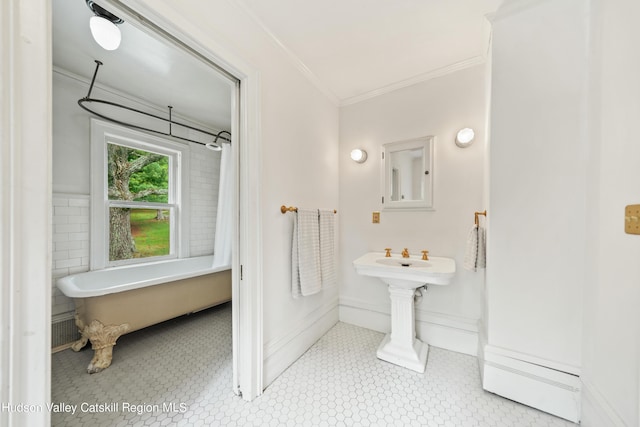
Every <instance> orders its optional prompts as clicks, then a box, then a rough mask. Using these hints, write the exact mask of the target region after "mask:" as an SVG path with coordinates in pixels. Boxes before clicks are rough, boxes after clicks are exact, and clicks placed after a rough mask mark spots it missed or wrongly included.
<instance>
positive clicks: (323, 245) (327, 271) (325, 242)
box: [320, 209, 336, 287]
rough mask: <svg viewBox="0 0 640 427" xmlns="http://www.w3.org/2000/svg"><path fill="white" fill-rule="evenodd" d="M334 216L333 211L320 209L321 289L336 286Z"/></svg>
mask: <svg viewBox="0 0 640 427" xmlns="http://www.w3.org/2000/svg"><path fill="white" fill-rule="evenodd" d="M335 216H336V215H335V214H334V213H333V210H328V209H320V272H321V276H322V286H323V287H326V286H333V285H335V284H336V264H335V243H334V240H335V221H336V220H335Z"/></svg>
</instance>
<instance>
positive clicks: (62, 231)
mask: <svg viewBox="0 0 640 427" xmlns="http://www.w3.org/2000/svg"><path fill="white" fill-rule="evenodd" d="M52 229H53V244H52V249H53V258H52V260H53V261H52V268H53V271H52V275H51V277H52V283H51V286H52V292H51V304H52V307H51V314H52V315H53V318H54V319H55V320H65V319H68V318H72V317H73V311H74V310H75V307H74V305H73V300H72V299H71V298H68V297H66V296H64V294H63V293H62V291H60V290H59V289H58V288H57V287H56V280H57V279H59V278H60V277H64V276H68V275H70V274H75V273H81V272H84V271H88V270H89V196H87V195H82V194H62V193H55V194H54V195H53V227H52ZM55 320H54V321H55Z"/></svg>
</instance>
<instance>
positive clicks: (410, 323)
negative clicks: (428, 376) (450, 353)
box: [376, 285, 429, 373]
mask: <svg viewBox="0 0 640 427" xmlns="http://www.w3.org/2000/svg"><path fill="white" fill-rule="evenodd" d="M414 294H415V289H405V288H399V287H395V286H392V285H389V296H390V297H391V333H390V334H387V336H385V337H384V340H382V343H380V346H379V347H378V351H377V353H376V355H377V356H378V359H381V360H385V361H387V362H390V363H393V364H395V365H399V366H402V367H405V368H408V369H411V370H413V371H417V372H420V373H422V372H424V371H425V368H426V366H427V354H428V353H429V346H428V345H427V344H426V343H424V342H422V341H420V340H419V339H417V338H416V322H415V311H414V306H413V295H414Z"/></svg>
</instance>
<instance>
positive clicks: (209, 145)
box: [78, 59, 231, 150]
mask: <svg viewBox="0 0 640 427" xmlns="http://www.w3.org/2000/svg"><path fill="white" fill-rule="evenodd" d="M95 62H96V69H95V71H94V72H93V78H92V79H91V85H90V86H89V92H87V96H85V97H84V98H81V99H79V100H78V105H79V106H80V107H81V108H82V109H84V110H86V111H88V112H89V113H91V114H93V115H96V116H98V117H100V118H103V119H105V120H108V121H110V122H113V123H117V124H119V125H122V126H126V127H130V128H134V129H139V130H142V131H146V132H152V133H155V134H158V135H164V136H170V137H172V138H177V139H180V140H182V141H188V142H195V143H196V144H201V145H205V146H207V148H212V149H214V150H215V149H218V150H219V149H220V146H219V145H218V140H221V142H223V143H228V144H231V139H229V138H227V137H224V136H222V134H225V133H226V134H227V135H229V137H231V133H230V132H228V131H226V130H222V131H220V132H218V133H212V132H209V131H206V130H202V129H199V128H197V127H194V126H190V125H186V124H184V123H180V122H176V121H174V120H173V119H172V118H171V111H172V110H173V107H172V106H170V105H169V106H168V107H167V108H169V118H168V119H166V118H164V117H160V116H156V115H155V114H151V113H147V112H145V111H141V110H137V109H135V108H132V107H128V106H126V105H122V104H118V103H116V102H111V101H105V100H103V99H96V98H91V91H92V90H93V85H94V83H95V81H96V76H97V75H98V69H99V68H100V66H101V65H102V62H100V61H98V60H97V59H96V60H95ZM92 102H95V103H99V104H105V105H110V106H112V107H117V108H122V109H124V110H127V111H131V112H134V113H137V114H142V115H145V116H147V117H151V118H154V119H156V120H162V121H163V122H168V123H169V132H162V131H159V130H155V129H149V128H145V127H143V126H139V125H134V124H131V123H126V122H123V121H120V120H116V119H114V118H111V117H107V116H105V115H104V114H100V113H96V112H95V111H93V110H91V109H90V108H89V107H88V106H86V105H85V104H91V103H92ZM173 125H176V126H180V127H183V128H186V129H191V130H194V131H196V132H200V133H203V134H205V135H209V136H212V137H214V140H213V142H201V141H196V140H193V139H189V138H184V137H182V136H177V135H174V134H173V132H172V131H173V129H172V127H173Z"/></svg>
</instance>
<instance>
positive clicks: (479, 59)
mask: <svg viewBox="0 0 640 427" xmlns="http://www.w3.org/2000/svg"><path fill="white" fill-rule="evenodd" d="M485 62H486V57H485V56H483V55H478V56H474V57H472V58H469V59H465V60H463V61H459V62H456V63H453V64H450V65H447V66H445V67H441V68H436V69H435V70H431V71H427V72H426V73H422V74H418V75H417V76H414V77H410V78H408V79H405V80H400V81H398V82H395V83H392V84H390V85H387V86H383V87H381V88H378V89H374V90H372V91H370V92H366V93H363V94H361V95H356V96H352V97H349V98H344V99H342V100H341V101H340V106H341V107H344V106H347V105H351V104H356V103H358V102H362V101H366V100H368V99H371V98H375V97H377V96H380V95H384V94H386V93H389V92H393V91H395V90H398V89H402V88H405V87H408V86H413V85H415V84H417V83H422V82H425V81H428V80H431V79H435V78H437V77H442V76H445V75H447V74H451V73H454V72H456V71H460V70H464V69H466V68H470V67H474V66H476V65H481V64H484V63H485Z"/></svg>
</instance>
